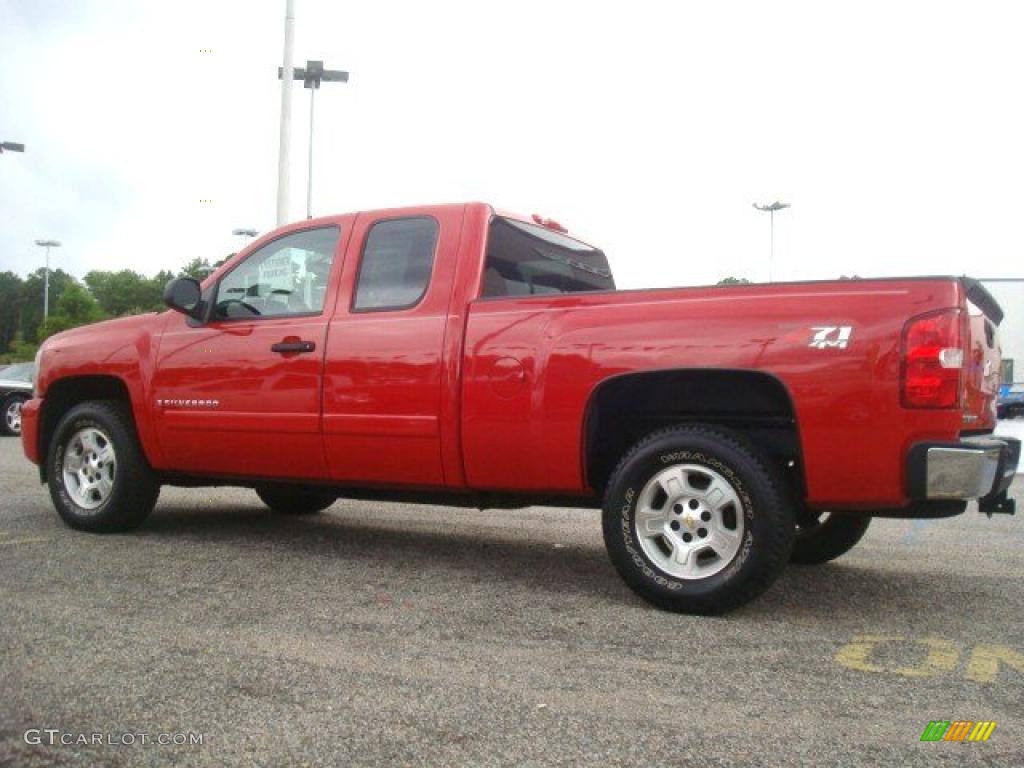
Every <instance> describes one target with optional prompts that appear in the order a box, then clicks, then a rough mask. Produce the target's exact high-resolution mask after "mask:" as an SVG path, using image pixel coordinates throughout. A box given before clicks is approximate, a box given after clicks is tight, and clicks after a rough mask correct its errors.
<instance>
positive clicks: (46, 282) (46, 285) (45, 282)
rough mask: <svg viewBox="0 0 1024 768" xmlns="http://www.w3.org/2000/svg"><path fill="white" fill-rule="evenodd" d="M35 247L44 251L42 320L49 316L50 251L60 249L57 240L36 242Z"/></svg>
mask: <svg viewBox="0 0 1024 768" xmlns="http://www.w3.org/2000/svg"><path fill="white" fill-rule="evenodd" d="M36 245H38V246H39V247H41V248H45V249H46V270H45V271H44V272H43V320H45V319H46V318H48V317H49V316H50V249H51V248H60V241H59V240H36Z"/></svg>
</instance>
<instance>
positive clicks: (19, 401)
mask: <svg viewBox="0 0 1024 768" xmlns="http://www.w3.org/2000/svg"><path fill="white" fill-rule="evenodd" d="M27 399H28V398H26V397H23V396H21V395H10V396H9V397H7V398H6V399H5V400H4V401H3V405H2V406H0V408H2V410H3V414H4V420H3V424H2V425H0V426H2V427H3V431H4V433H5V434H8V435H14V436H15V437H18V436H20V435H21V406H23V405H24V404H25V401H26V400H27Z"/></svg>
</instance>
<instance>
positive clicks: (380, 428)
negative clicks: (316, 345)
mask: <svg viewBox="0 0 1024 768" xmlns="http://www.w3.org/2000/svg"><path fill="white" fill-rule="evenodd" d="M463 209H464V206H437V207H432V208H428V209H407V210H400V211H391V212H386V213H376V214H360V215H359V216H358V217H357V219H356V222H355V226H354V228H353V232H352V239H351V241H350V244H349V249H348V252H349V256H348V257H347V258H346V264H345V274H344V276H343V278H342V284H341V288H340V290H339V292H338V306H337V307H336V309H335V313H334V316H333V318H332V319H331V321H330V327H329V331H328V338H327V357H326V361H325V370H324V404H323V409H324V410H323V429H324V445H325V449H326V453H327V462H328V465H329V468H330V476H331V478H332V479H333V480H336V481H339V482H343V483H346V484H353V485H357V484H366V485H373V484H380V485H389V486H402V485H406V486H441V485H443V484H444V483H445V472H444V468H443V464H444V461H443V459H442V447H441V446H442V434H443V432H444V429H443V425H442V423H441V422H442V400H443V397H444V392H445V391H446V382H447V376H448V374H447V372H446V369H445V364H444V363H445V354H444V346H445V334H446V328H447V327H448V322H447V321H448V311H449V302H450V299H451V293H452V284H453V280H454V273H455V268H456V262H457V251H458V246H459V235H460V230H461V225H462V216H463Z"/></svg>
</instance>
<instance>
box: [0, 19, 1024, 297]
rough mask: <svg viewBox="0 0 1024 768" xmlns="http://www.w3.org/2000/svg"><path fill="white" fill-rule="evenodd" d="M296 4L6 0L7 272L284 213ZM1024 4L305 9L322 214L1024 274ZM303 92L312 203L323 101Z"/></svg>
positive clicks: (778, 273) (657, 259)
mask: <svg viewBox="0 0 1024 768" xmlns="http://www.w3.org/2000/svg"><path fill="white" fill-rule="evenodd" d="M284 8H285V3H284V0H205V2H195V1H194V0H177V1H176V2H173V3H155V2H143V0H138V1H137V2H124V1H122V0H75V1H74V2H70V1H69V0H0V140H5V141H19V142H23V143H24V144H26V152H25V154H23V155H20V154H14V153H4V154H3V155H2V156H0V271H3V270H13V271H15V272H18V273H21V274H26V273H27V272H29V271H31V270H33V269H36V268H37V267H39V266H41V265H42V261H43V254H42V252H41V249H39V248H38V247H36V246H35V245H33V242H34V240H36V239H39V238H55V239H58V240H60V241H62V243H63V246H62V247H61V248H60V249H57V250H56V251H54V253H53V265H54V266H59V267H61V268H63V269H65V270H67V271H70V272H71V273H73V274H75V275H78V276H82V275H84V274H85V273H86V272H87V271H89V270H90V269H122V268H131V269H135V270H137V271H140V272H143V273H147V274H152V273H155V272H156V271H157V270H160V269H171V270H175V269H177V268H178V267H180V266H182V265H183V264H184V263H186V262H187V261H188V260H190V259H191V258H193V257H196V256H200V257H206V258H209V259H211V260H215V259H219V258H222V257H223V256H225V255H226V254H228V253H230V252H233V251H236V250H238V248H239V247H240V243H239V238H237V237H233V236H232V235H231V230H232V229H234V228H238V227H252V228H255V229H257V230H259V231H260V232H265V231H268V230H270V229H272V228H273V227H274V226H275V201H276V193H277V149H278V120H279V114H280V84H279V82H278V80H277V79H276V73H277V67H278V66H279V65H280V63H281V55H282V44H283V26H284ZM1021 40H1024V4H1021V3H1019V2H1018V3H1015V2H1003V3H995V2H977V1H975V2H960V3H946V2H920V3H918V2H893V1H892V0H890V1H889V2H880V3H876V2H855V3H854V2H842V3H840V2H828V3H823V2H785V1H781V0H777V1H776V2H771V3H766V2H714V3H711V2H651V1H649V0H632V2H629V3H624V2H617V3H605V2H599V1H592V2H569V1H563V2H557V1H556V0H547V2H534V1H533V0H517V1H516V2H514V3H511V2H489V3H481V2H455V1H450V0H431V1H430V2H422V0H421V1H420V2H388V1H387V0H374V1H373V2H337V1H335V2H332V1H331V0H296V23H295V59H296V64H297V65H299V64H301V63H303V62H304V61H305V60H306V59H309V58H313V59H323V60H324V61H325V64H326V66H327V67H328V68H333V69H344V70H348V71H349V72H350V73H351V80H350V82H349V83H347V84H339V83H328V84H325V85H324V86H323V88H322V90H321V91H320V92H319V93H318V95H317V101H316V120H315V129H316V139H315V144H314V148H315V170H314V195H313V210H314V214H315V215H323V214H329V213H341V212H346V211H352V210H366V209H372V208H380V207H392V206H399V205H407V204H418V203H434V202H455V201H466V200H484V201H486V202H490V203H492V204H494V205H495V206H496V207H499V208H502V209H507V210H515V211H519V212H522V213H526V214H530V213H534V212H538V213H541V214H542V215H544V216H550V217H552V218H554V219H557V220H558V221H560V222H561V223H562V224H564V225H565V226H567V227H568V228H569V230H570V232H571V233H572V234H574V235H577V236H579V237H581V238H582V239H585V240H587V241H588V242H591V243H593V244H595V245H597V246H599V247H601V248H603V249H604V250H605V251H606V252H607V253H608V256H609V259H610V261H611V264H612V267H613V269H614V271H615V273H616V276H617V279H618V283H619V284H620V286H622V287H629V288H632V287H648V286H667V285H699V284H707V283H713V282H716V281H718V280H719V279H721V278H723V277H726V276H737V277H744V278H748V279H751V280H754V281H763V280H767V279H768V276H769V260H770V257H769V254H770V234H769V221H768V215H767V214H765V213H761V212H759V211H756V210H755V209H754V208H753V207H752V204H753V203H754V202H760V203H770V202H772V201H774V200H777V199H778V200H782V201H784V202H788V203H791V204H792V207H791V208H789V209H787V210H784V211H782V212H780V213H778V214H776V217H775V255H774V262H773V266H772V271H773V276H774V278H775V279H776V280H786V279H818V278H830V277H837V276H839V275H852V274H857V275H860V276H864V277H870V276H886V275H904V274H906V275H913V274H950V273H951V274H962V273H969V274H972V275H975V276H981V277H996V276H999V277H1024V227H1022V226H1021V223H1020V222H1021V219H1022V217H1024V99H1022V92H1024V91H1022V78H1024V45H1022V44H1021ZM297 86H298V87H296V88H295V89H294V90H293V99H294V106H293V110H294V112H293V133H292V164H291V168H292V185H291V206H290V211H291V220H297V219H301V218H303V217H304V216H305V204H306V199H305V191H306V163H307V154H306V153H307V148H308V131H309V115H308V109H309V99H308V97H309V92H308V91H306V90H303V89H302V88H301V84H297Z"/></svg>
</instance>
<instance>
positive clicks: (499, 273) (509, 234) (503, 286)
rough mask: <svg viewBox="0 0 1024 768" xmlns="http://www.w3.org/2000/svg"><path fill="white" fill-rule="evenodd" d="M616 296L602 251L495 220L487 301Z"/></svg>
mask: <svg viewBox="0 0 1024 768" xmlns="http://www.w3.org/2000/svg"><path fill="white" fill-rule="evenodd" d="M613 290H615V281H614V280H613V279H612V273H611V270H610V269H609V268H608V260H607V259H606V258H605V255H604V253H603V252H601V251H599V250H598V249H596V248H593V247H591V246H589V245H587V244H586V243H581V242H580V241H579V240H574V239H573V238H571V237H567V236H566V235H563V234H560V233H558V232H553V231H552V230H550V229H545V228H544V227H537V226H534V225H532V224H526V223H525V222H521V221H515V220H514V219H505V218H502V217H500V216H498V217H495V218H494V219H492V220H491V226H490V229H489V231H488V235H487V259H486V262H485V266H484V288H483V292H482V295H483V296H485V297H496V296H532V295H537V294H552V293H580V292H584V291H613Z"/></svg>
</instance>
